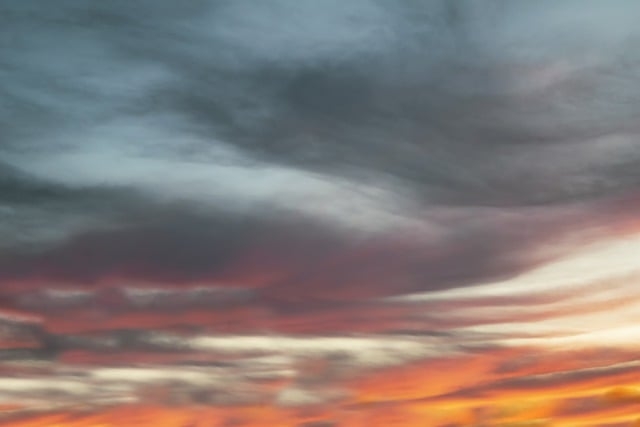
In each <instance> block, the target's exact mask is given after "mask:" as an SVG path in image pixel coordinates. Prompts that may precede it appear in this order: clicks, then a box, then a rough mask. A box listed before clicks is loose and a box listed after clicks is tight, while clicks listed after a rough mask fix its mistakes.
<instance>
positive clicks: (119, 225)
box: [0, 0, 640, 291]
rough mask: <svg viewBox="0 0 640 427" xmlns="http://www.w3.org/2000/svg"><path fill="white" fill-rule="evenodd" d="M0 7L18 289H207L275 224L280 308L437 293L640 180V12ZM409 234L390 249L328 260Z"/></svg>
mask: <svg viewBox="0 0 640 427" xmlns="http://www.w3.org/2000/svg"><path fill="white" fill-rule="evenodd" d="M2 8H3V10H2V13H1V15H2V20H3V22H2V26H1V28H2V30H0V31H2V32H3V34H4V35H5V37H2V39H3V40H4V42H3V45H2V46H1V47H0V49H2V50H3V51H4V54H3V55H2V57H3V60H2V61H3V67H2V75H1V77H0V78H1V79H2V81H3V83H4V84H3V88H2V98H3V100H4V102H3V104H2V106H1V107H0V122H1V123H2V126H1V127H2V132H3V136H2V142H0V160H1V161H2V162H3V163H1V165H2V166H0V167H1V168H2V169H1V170H0V185H2V188H3V192H2V195H0V215H1V216H2V219H3V222H2V224H3V226H2V227H0V231H1V233H2V235H3V239H2V242H3V243H2V245H3V248H4V249H3V251H4V255H3V259H4V261H2V264H3V266H4V271H5V272H4V273H3V274H4V275H5V276H6V277H12V276H21V275H23V272H24V271H29V272H32V271H45V272H46V274H52V275H53V276H56V275H58V276H60V277H72V276H74V274H75V273H74V274H70V273H68V271H70V270H73V271H75V272H78V271H79V270H86V272H85V273H83V274H80V275H79V276H78V277H83V278H86V279H92V280H93V279H94V278H97V277H99V276H100V275H106V274H111V273H112V272H113V271H121V269H122V264H127V265H128V264H135V263H138V264H137V266H135V267H134V266H130V267H127V268H124V271H125V272H127V274H140V275H144V274H147V272H150V271H152V270H155V271H156V272H163V273H162V274H160V273H153V274H151V275H152V276H153V277H158V276H161V275H163V274H164V275H165V276H166V277H168V278H176V277H183V273H184V272H186V271H190V272H191V273H190V277H200V276H203V275H206V274H209V273H211V272H213V271H214V270H215V271H217V269H220V268H222V267H223V266H224V265H225V264H226V263H229V262H231V261H232V260H233V258H234V255H236V254H238V253H240V252H243V251H244V250H246V249H249V248H253V247H255V246H260V245H262V243H260V242H262V241H264V240H269V239H268V238H266V237H259V236H258V237H255V236H253V235H251V234H252V233H253V232H254V231H255V230H259V231H258V233H263V235H264V236H267V235H269V233H270V232H269V231H267V229H268V228H270V227H275V229H276V230H277V231H273V232H272V233H273V234H275V233H276V232H277V233H280V234H282V235H283V236H285V237H283V238H282V239H281V240H279V239H280V238H279V237H278V238H275V239H273V240H274V242H276V243H274V244H275V245H279V244H280V243H278V242H279V241H283V242H285V243H283V246H284V247H285V249H283V250H282V253H286V254H290V253H293V252H296V253H297V254H298V255H297V256H293V258H291V261H292V263H293V262H295V263H296V264H297V265H296V266H295V267H293V270H294V271H293V272H290V273H289V274H288V277H293V278H294V279H293V281H289V279H286V280H284V283H278V286H283V289H289V287H288V286H289V284H290V283H294V284H293V285H291V286H294V287H295V286H296V285H295V283H296V282H297V280H299V279H300V278H305V280H307V279H308V278H309V277H325V276H326V274H327V271H328V269H330V268H334V267H335V270H333V271H332V272H331V274H330V276H331V277H332V278H333V279H336V276H337V279H336V280H335V282H334V283H340V284H341V285H339V286H338V285H336V286H337V287H342V286H346V285H344V283H347V282H354V281H355V282H358V281H363V282H365V281H369V278H370V277H372V276H376V277H380V276H382V277H384V276H385V275H388V276H390V277H391V276H393V277H395V278H396V281H397V282H402V281H406V282H407V283H409V284H406V285H398V286H397V288H394V291H398V290H406V291H409V290H416V289H425V288H426V289H440V288H443V287H447V286H454V285H456V286H457V285H460V284H467V283H474V282H476V281H478V280H483V279H485V278H487V277H496V276H501V275H505V274H513V273H517V272H518V271H520V270H521V269H523V268H527V267H528V266H530V265H531V264H532V262H533V261H532V259H535V258H536V257H535V256H533V255H530V254H529V253H528V252H527V251H528V249H530V248H532V247H535V246H536V245H538V244H539V242H540V241H541V240H544V239H543V238H542V237H543V236H545V235H549V234H553V233H555V232H557V231H558V229H559V228H560V229H561V228H562V227H561V226H560V225H557V224H566V218H565V216H564V215H565V214H564V213H563V212H566V210H567V209H568V210H571V209H576V208H575V205H571V203H576V202H585V201H589V200H591V199H594V198H598V197H602V196H610V195H612V194H620V193H621V192H624V191H631V190H633V189H634V188H635V187H636V186H637V184H638V176H637V172H636V170H637V169H638V168H637V163H638V161H639V160H640V158H639V153H640V152H639V150H638V147H637V142H636V137H635V135H636V133H637V130H636V125H635V120H634V117H635V115H636V114H637V111H636V107H635V105H636V104H637V102H635V101H636V100H637V98H638V95H640V94H639V93H638V91H637V89H636V86H637V85H635V82H636V78H637V70H638V67H637V60H638V58H637V55H635V53H634V52H635V50H634V47H635V45H636V44H637V42H638V32H637V30H636V28H635V24H634V22H633V20H631V19H630V18H629V17H630V16H633V13H632V12H633V11H635V9H636V8H637V5H635V4H634V3H631V2H624V1H619V2H614V3H611V4H608V5H607V6H606V7H605V6H603V5H601V4H599V3H597V2H588V4H585V3H580V5H579V6H578V3H576V2H572V1H567V2H563V3H561V4H557V3H555V2H553V3H552V2H537V3H536V4H529V3H526V2H500V1H495V2H490V3H487V4H484V5H482V6H479V5H477V4H475V3H473V2H465V1H459V2H437V1H432V2H427V3H423V4H421V5H415V4H413V3H410V2H400V3H394V4H389V3H385V2H377V1H356V2H349V4H343V2H337V1H335V2H334V1H331V2H324V3H323V4H322V5H319V4H317V3H316V2H313V1H301V2H295V4H292V3H291V2H285V1H272V2H255V1H240V2H227V1H196V2H190V3H189V5H187V6H184V5H181V6H179V7H178V6H177V5H175V4H174V3H172V2H164V1H160V2H147V1H139V2H135V3H131V2H120V1H115V2H108V3H101V4H90V5H89V4H87V3H86V2H80V1H71V0H70V1H62V2H57V3H56V4H55V5H53V4H50V3H48V2H38V1H31V2H18V1H10V2H5V3H4V4H3V6H2ZM540 204H542V205H549V204H554V205H557V207H556V208H554V209H555V210H550V211H549V213H547V214H544V215H543V217H544V219H540V216H539V214H538V213H537V211H535V209H534V207H535V206H537V205H540ZM178 205H179V206H180V209H176V208H175V207H176V206H178ZM447 206H457V208H456V209H459V210H458V211H457V212H458V213H457V214H456V215H457V216H455V218H457V219H454V220H450V221H448V222H446V223H442V222H439V220H438V218H437V216H438V209H441V208H443V207H447ZM482 206H494V207H496V206H497V207H502V208H500V209H497V210H496V211H494V212H493V213H484V214H482V215H481V216H480V217H479V218H478V217H477V216H476V215H477V212H478V211H477V210H476V209H478V208H479V207H482ZM505 206H508V208H507V207H505ZM565 208H566V209H565ZM588 208H589V206H588V205H584V209H585V213H584V214H583V216H588V211H587V210H588ZM513 209H515V210H516V211H518V212H520V211H522V212H524V213H522V214H520V213H518V214H517V216H518V217H519V219H517V220H515V221H514V220H513V219H509V218H511V217H512V213H513V212H514V211H513ZM528 209H534V210H531V211H527V210H528ZM165 211H166V212H165ZM158 212H163V213H160V214H158ZM193 212H195V213H193ZM265 212H266V213H265ZM283 212H284V213H285V215H284V216H282V213H283ZM558 212H559V214H558V216H557V218H554V215H556V213H558ZM263 213H265V214H264V215H266V216H265V217H264V218H263ZM503 213H504V215H503ZM492 215H495V218H497V219H492V218H491V216H492ZM279 216H282V217H281V218H279ZM149 218H153V220H150V219H149ZM238 218H241V219H238ZM282 218H284V219H282ZM288 221H293V222H294V223H296V224H306V226H297V225H294V226H293V228H294V231H289V230H287V229H288V228H289V225H288ZM540 221H541V222H544V223H549V224H556V225H553V226H550V227H546V226H544V227H538V226H533V227H531V228H526V227H524V226H523V224H528V223H538V222H540ZM54 224H55V226H54ZM296 227H297V228H296ZM413 227H419V228H420V230H421V231H420V233H416V237H415V238H414V240H416V241H417V242H414V241H411V242H409V243H408V244H406V245H405V244H402V245H400V246H401V247H402V248H403V249H402V251H401V252H400V253H398V254H390V253H389V251H392V250H395V248H394V249H384V248H381V249H376V250H375V251H376V254H373V255H371V256H364V257H362V258H360V261H356V262H355V264H353V265H352V264H350V263H349V261H340V262H338V265H339V266H338V267H336V264H335V263H333V261H331V260H330V259H328V260H327V258H328V255H327V254H328V253H329V252H330V251H333V252H337V253H343V249H344V248H353V247H354V246H356V247H358V246H359V245H363V246H364V247H367V248H368V247H371V246H373V247H377V246H379V244H378V243H376V242H377V241H379V240H382V239H386V238H387V236H390V235H393V234H394V233H395V232H397V231H398V230H401V231H402V232H405V230H408V229H412V228H413ZM567 227H568V226H567ZM316 230H320V231H316ZM434 230H436V231H434ZM443 230H444V231H443ZM550 230H552V231H553V233H552V232H551V231H550ZM434 232H435V233H436V234H435V235H436V238H434V234H433V233H434ZM323 233H325V234H326V236H329V237H326V238H325V237H319V235H320V234H323ZM307 234H308V235H307ZM293 235H295V236H296V237H290V236H293ZM382 236H384V237H382ZM92 239H94V240H95V241H94V243H87V242H90V241H91V240H92ZM261 239H262V240H261ZM325 241H326V242H328V243H320V242H325ZM347 241H349V243H346V242H347ZM371 241H373V242H374V243H370V242H371ZM425 241H429V242H437V245H438V246H439V247H441V248H444V250H443V251H442V252H437V253H435V252H434V251H433V249H432V243H423V242H425ZM134 242H136V244H134ZM292 242H297V243H292ZM303 242H304V243H303ZM45 243H46V244H47V245H49V246H46V247H44V246H41V245H44V244H45ZM24 245H26V247H28V248H34V247H36V248H40V250H39V251H36V252H39V253H36V254H35V255H34V254H30V255H29V256H28V257H27V258H25V257H24V255H23V251H24V250H25V249H24V247H25V246H24ZM56 245H58V246H56ZM269 245H270V244H264V246H269ZM211 246H213V247H214V248H213V249H211ZM303 246H304V247H306V246H309V247H313V249H304V250H299V248H301V247H303ZM381 246H384V245H381ZM18 247H20V251H21V252H20V253H19V254H18V255H16V251H17V249H16V248H18ZM43 248H45V249H43ZM134 248H135V249H134ZM238 248H241V249H238ZM290 248H298V249H295V250H294V249H290ZM318 248H320V249H318ZM328 248H331V249H328ZM514 248H518V249H519V253H517V254H515V255H514V254H512V252H513V251H514ZM367 250H368V249H367ZM278 251H279V250H276V252H278ZM406 252H412V253H414V254H415V255H411V256H405V253H406ZM79 253H84V254H85V255H83V256H84V258H85V259H87V260H88V262H86V263H83V265H82V267H76V266H75V265H76V264H77V263H76V261H75V257H76V256H79V255H78V254H79ZM205 254H206V255H205ZM218 254H219V255H218ZM302 254H304V255H302ZM288 256H289V255H287V256H281V257H280V258H281V259H282V260H279V261H277V262H275V263H276V264H283V263H285V261H284V259H285V258H287V257H288ZM275 258H278V257H277V256H276V257H275ZM280 258H279V259H280ZM346 259H351V258H350V256H347V257H346ZM379 259H384V260H385V261H388V262H389V263H390V264H384V263H380V267H379V268H380V269H382V270H384V271H383V273H382V274H381V273H380V272H379V271H377V270H376V268H375V266H374V264H375V263H376V262H377V260H379ZM34 260H35V261H34ZM130 260H135V261H131V262H129V261H130ZM459 260H464V261H462V262H460V261H459ZM345 262H346V266H340V264H344V263H345ZM72 264H73V265H74V267H71V265H72ZM385 265H388V267H386V266H385ZM34 266H37V267H34ZM43 266H46V267H43ZM65 266H69V267H65ZM301 266H303V267H301ZM329 266H333V267H329ZM367 269H369V270H368V271H366V270H367ZM141 272H144V273H141ZM417 283H420V285H418V284H417ZM372 286H374V287H375V285H372Z"/></svg>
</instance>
